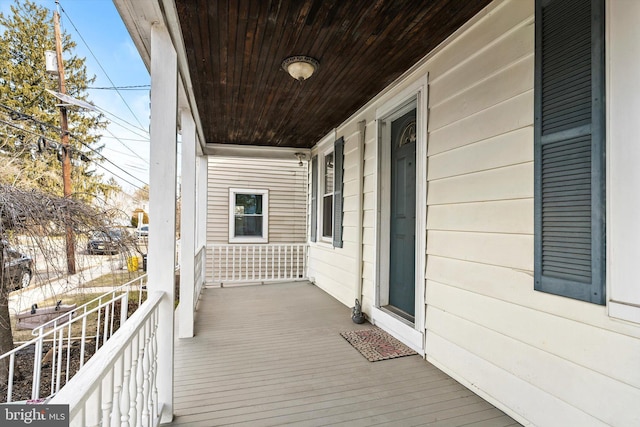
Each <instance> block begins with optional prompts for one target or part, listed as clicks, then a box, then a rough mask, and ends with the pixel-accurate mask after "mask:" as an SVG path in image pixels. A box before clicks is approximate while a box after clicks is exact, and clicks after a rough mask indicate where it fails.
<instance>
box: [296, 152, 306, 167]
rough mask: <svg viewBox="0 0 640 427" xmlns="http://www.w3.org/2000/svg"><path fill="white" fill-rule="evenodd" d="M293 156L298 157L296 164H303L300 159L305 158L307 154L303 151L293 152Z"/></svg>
mask: <svg viewBox="0 0 640 427" xmlns="http://www.w3.org/2000/svg"><path fill="white" fill-rule="evenodd" d="M294 156H296V157H297V158H298V166H302V165H303V163H302V161H303V160H304V161H306V160H307V155H306V154H304V153H294Z"/></svg>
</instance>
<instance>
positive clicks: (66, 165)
mask: <svg viewBox="0 0 640 427" xmlns="http://www.w3.org/2000/svg"><path fill="white" fill-rule="evenodd" d="M58 5H59V3H58V0H56V10H55V12H54V13H53V25H54V34H55V37H56V59H57V62H58V92H60V93H62V94H65V93H66V88H65V81H64V62H62V36H61V35H60V13H58V9H57V8H58ZM60 129H61V130H62V135H61V136H60V142H61V146H62V148H61V151H62V153H61V154H62V186H63V192H64V197H65V198H70V197H71V193H72V191H71V147H69V130H68V123H67V107H66V106H65V105H62V104H61V105H60ZM65 237H66V243H67V272H68V273H69V274H75V272H76V250H75V242H74V236H73V228H72V227H71V225H70V221H67V224H66V226H65Z"/></svg>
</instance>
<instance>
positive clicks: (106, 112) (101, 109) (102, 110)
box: [95, 106, 149, 138]
mask: <svg viewBox="0 0 640 427" xmlns="http://www.w3.org/2000/svg"><path fill="white" fill-rule="evenodd" d="M95 107H96V109H97V110H99V111H100V112H101V113H104V114H107V115H110V116H113V117H115V118H116V119H118V120H120V121H123V122H124V123H126V124H128V125H129V126H131V127H132V128H134V129H136V130H140V131H142V132H144V133H145V134H149V131H147V130H145V129H144V128H141V127H138V126H136V125H134V124H132V123H129V122H128V121H126V120H125V119H123V118H122V117H118V116H116V115H115V114H113V113H112V112H110V111H107V110H105V109H104V108H101V107H98V106H95ZM112 122H113V123H114V124H116V125H118V126H121V127H123V128H124V129H127V128H126V127H125V126H124V125H121V124H120V123H118V122H116V121H112ZM127 130H128V131H130V132H132V133H135V134H136V135H138V136H140V137H142V138H144V137H145V136H144V135H140V134H138V133H136V132H134V131H133V130H131V129H127Z"/></svg>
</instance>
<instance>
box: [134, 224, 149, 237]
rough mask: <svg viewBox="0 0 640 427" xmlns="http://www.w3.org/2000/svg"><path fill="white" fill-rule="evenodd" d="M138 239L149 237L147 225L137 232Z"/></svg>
mask: <svg viewBox="0 0 640 427" xmlns="http://www.w3.org/2000/svg"><path fill="white" fill-rule="evenodd" d="M136 234H137V236H138V237H149V225H147V224H145V225H142V226H140V228H138V229H137V230H136Z"/></svg>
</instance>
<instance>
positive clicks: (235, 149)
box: [204, 143, 311, 161]
mask: <svg viewBox="0 0 640 427" xmlns="http://www.w3.org/2000/svg"><path fill="white" fill-rule="evenodd" d="M296 153H302V154H304V155H305V158H304V159H303V161H306V160H309V159H310V156H311V150H310V149H308V148H295V147H264V146H258V145H235V144H211V143H210V144H206V147H205V150H204V154H207V155H209V156H219V157H246V158H248V157H251V158H260V159H281V160H298V158H297V157H296Z"/></svg>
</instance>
